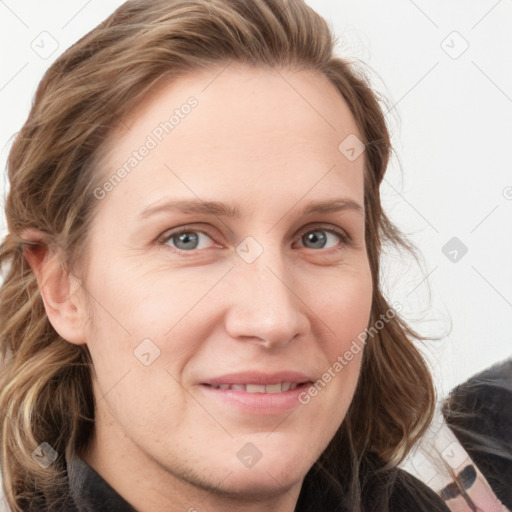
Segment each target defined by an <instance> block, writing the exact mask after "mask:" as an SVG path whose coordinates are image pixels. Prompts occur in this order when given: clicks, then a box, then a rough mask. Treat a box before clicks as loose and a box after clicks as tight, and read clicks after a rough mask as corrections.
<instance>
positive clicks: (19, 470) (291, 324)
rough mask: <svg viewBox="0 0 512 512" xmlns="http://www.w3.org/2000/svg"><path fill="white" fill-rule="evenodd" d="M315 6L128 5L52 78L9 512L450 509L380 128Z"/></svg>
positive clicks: (8, 417)
mask: <svg viewBox="0 0 512 512" xmlns="http://www.w3.org/2000/svg"><path fill="white" fill-rule="evenodd" d="M332 51H333V39H332V35H331V33H330V31H329V29H328V26H327V24H326V23H325V21H324V20H323V19H322V18H321V17H319V16H318V15H317V14H316V13H314V12H313V11H312V10H311V9H310V8H308V7H307V6H306V5H305V4H304V3H303V2H300V1H293V2H282V1H278V0H258V1H253V2H244V1H241V0H215V1H208V2H206V1H204V0H181V1H178V0H176V1H169V0H156V1H154V2H143V1H141V0H135V1H129V2H127V3H125V4H124V5H123V6H122V7H120V8H119V9H118V10H117V11H116V12H115V13H114V14H113V15H112V16H111V17H109V18H108V19H107V20H105V21H104V22H103V23H102V24H101V25H100V26H98V27H97V28H95V29H94V30H92V31H91V32H90V33H89V34H87V35H86V36H85V37H84V38H82V39H81V40H80V41H79V42H78V43H76V44H75V45H74V46H72V47H71V48H70V49H68V50H67V51H66V52H65V53H64V54H63V55H62V56H61V57H60V58H59V59H58V60H57V61H56V62H55V63H54V64H53V65H52V67H51V68H50V69H49V70H48V72H47V73H46V75H45V77H44V78H43V80H42V82H41V84H40V86H39V89H38V91H37V94H36V99H35V103H34V105H33V108H32V110H31V113H30V115H29V118H28V120H27V122H26V124H25V125H24V127H23V129H22V130H21V132H20V133H19V134H18V136H17V138H16V141H15V143H14V145H13V148H12V150H11V153H10V158H9V179H10V193H9V196H8V199H7V202H6V214H7V219H8V226H9V233H8V235H7V236H6V238H5V240H4V242H3V244H2V248H1V252H0V258H1V262H2V264H3V265H4V268H5V280H4V283H3V286H2V289H1V293H0V312H1V318H2V323H1V338H0V339H1V346H2V353H3V367H2V376H1V392H0V393H1V394H0V406H1V410H2V412H3V418H2V426H1V430H0V434H1V446H2V455H1V459H2V471H3V479H4V487H5V493H6V498H7V500H8V502H9V505H10V506H11V508H12V509H13V510H16V511H20V510H23V511H25V510H88V511H93V510H139V511H160V510H162V511H163V510H166V511H168V510H173V511H174V510H189V511H193V510H198V511H200V510H210V511H221V510H222V511H225V510H230V511H237V510H258V511H260V510H273V511H282V512H285V511H293V510H297V511H305V510H315V511H324V510H325V511H349V510H350V511H370V510H372V511H387V510H389V511H392V510H397V511H398V510H400V511H403V510H425V511H427V510H428V511H429V512H431V511H432V510H447V509H446V507H445V505H444V504H443V502H442V500H441V499H440V498H439V497H437V495H435V493H433V492H432V491H430V490H429V489H428V488H427V487H425V486H424V485H423V484H421V483H420V482H419V481H418V480H416V479H414V478H413V477H411V476H410V475H408V474H407V473H405V472H404V471H402V470H399V469H398V468H397V464H399V463H400V462H401V461H402V460H403V459H404V457H405V456H406V455H407V453H408V452H409V450H410V448H411V446H412V445H413V444H414V442H415V441H416V440H417V439H418V438H419V437H420V436H421V435H422V434H423V433H424V431H425V430H426V428H427V427H428V424H429V422H430V420H431V417H432V412H433V407H434V391H433V386H432V381H431V378H430V375H429V373H428V370H427V367H426V365H425V363H424V361H423V359H422V357H421V356H420V354H419V352H418V351H417V349H416V348H415V346H414V343H413V341H412V340H413V338H414V337H415V336H416V335H415V333H414V332H413V331H411V330H410V329H409V328H408V326H407V325H406V324H405V323H404V322H403V321H402V320H401V319H400V317H399V314H398V313H399V309H400V305H399V304H394V305H393V306H391V305H390V304H389V303H388V301H387V300H386V299H385V297H384V296H383V294H382V293H381V291H380V285H379V278H380V276H379V256H380V250H381V245H382V243H384V242H390V243H393V244H400V245H402V246H405V247H408V244H407V242H406V241H404V240H403V239H402V238H401V236H400V234H399V232H398V230H397V229H396V228H395V227H394V226H393V225H392V224H391V223H390V221H389V220H388V219H387V217H386V215H385V213H384V212H383V211H382V209H381V205H380V198H379V185H380V183H381V181H382V179H383V176H384V172H385V170H386V165H387V162H388V157H389V153H390V150H391V148H390V142H389V134H388V131H387V128H386V124H385V121H384V116H383V114H382V111H381V109H380V107H379V103H378V101H377V98H376V96H375V94H374V93H373V92H372V90H371V89H370V87H369V85H368V84H367V82H366V81H365V79H364V78H363V77H361V76H359V75H358V74H357V73H356V71H355V70H354V69H352V67H351V66H350V65H349V64H348V63H347V62H346V61H344V60H342V59H340V58H338V57H336V56H334V55H333V53H332Z"/></svg>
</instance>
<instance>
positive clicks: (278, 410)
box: [200, 371, 313, 416]
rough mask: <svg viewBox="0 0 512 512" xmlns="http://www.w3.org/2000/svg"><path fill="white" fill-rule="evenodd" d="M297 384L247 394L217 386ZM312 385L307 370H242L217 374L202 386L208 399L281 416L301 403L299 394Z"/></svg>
mask: <svg viewBox="0 0 512 512" xmlns="http://www.w3.org/2000/svg"><path fill="white" fill-rule="evenodd" d="M281 382H290V383H296V384H298V386H297V387H296V388H295V389H291V390H289V391H281V392H280V393H248V392H247V391H237V390H232V389H217V388H215V387H212V386H219V385H221V384H260V385H262V384H264V385H271V384H278V383H281ZM311 384H313V379H312V378H311V377H309V376H307V375H306V374H304V373H299V372H294V371H284V372H279V373H272V374H269V373H261V372H240V373H232V374H229V375H223V376H221V377H215V378H212V379H208V380H207V381H206V382H203V383H202V384H201V386H200V388H201V390H202V392H203V393H204V394H205V396H206V397H207V399H208V400H214V401H219V402H220V403H221V404H222V405H227V406H228V407H230V408H235V409H237V410H239V411H240V412H242V413H244V414H253V415H264V416H270V415H278V414H283V413H286V412H289V411H290V410H292V409H294V408H296V407H298V406H300V405H301V402H300V401H299V395H300V394H301V393H303V392H304V391H305V390H307V389H308V388H309V386H310V385H311Z"/></svg>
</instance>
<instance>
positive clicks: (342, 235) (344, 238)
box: [157, 224, 352, 255]
mask: <svg viewBox="0 0 512 512" xmlns="http://www.w3.org/2000/svg"><path fill="white" fill-rule="evenodd" d="M312 231H325V232H327V233H331V234H334V235H337V236H338V237H339V239H340V243H339V244H338V246H336V247H330V248H328V249H324V251H328V252H335V251H340V250H342V249H343V248H344V247H346V246H350V245H351V244H352V238H351V237H350V235H348V234H347V233H346V231H344V230H342V229H341V228H336V227H333V226H332V225H325V224H318V225H311V226H307V227H305V228H304V229H302V230H301V231H300V232H299V234H298V239H299V240H301V239H302V237H303V236H304V235H305V234H306V233H310V232H312ZM184 233H202V234H204V235H206V236H208V237H209V238H210V239H211V240H212V241H213V240H214V238H213V236H211V235H210V234H209V233H208V232H207V231H205V230H204V229H198V228H196V227H194V226H189V227H180V228H177V229H176V230H175V231H166V232H164V233H163V234H161V235H160V236H159V237H158V239H157V240H158V243H159V244H160V245H165V246H167V247H169V248H170V249H171V250H173V251H175V252H178V253H180V254H187V253H188V254H190V255H193V254H195V253H196V252H197V251H204V249H192V250H190V251H185V250H182V249H178V248H176V247H172V246H169V245H168V244H167V242H169V240H171V238H173V237H176V236H179V235H181V234H184ZM305 249H307V247H305ZM311 250H312V251H316V252H320V251H322V249H311Z"/></svg>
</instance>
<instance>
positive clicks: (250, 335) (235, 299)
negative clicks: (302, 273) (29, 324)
mask: <svg viewBox="0 0 512 512" xmlns="http://www.w3.org/2000/svg"><path fill="white" fill-rule="evenodd" d="M271 252H272V253H271ZM230 281H231V282H230V291H229V295H230V298H231V300H230V307H229V310H228V312H227V315H226V330H227V331H228V333H229V334H230V336H231V337H233V338H235V339H240V340H245V341H253V342H255V343H259V344H261V345H263V346H264V347H266V348H273V347H278V346H282V345H285V344H287V343H289V342H291V341H292V340H294V339H297V338H298V337H299V336H303V335H305V334H306V333H307V332H308V329H309V328H310V327H309V320H308V315H307V311H308V308H307V306H306V304H305V303H304V300H305V299H306V298H305V297H303V295H304V291H303V290H301V289H300V286H299V285H300V283H298V282H297V281H296V280H294V275H293V272H292V270H291V268H290V265H289V264H288V265H287V264H286V262H285V261H283V257H282V255H281V254H280V253H279V251H278V250H275V251H269V250H265V251H264V253H263V254H262V255H261V256H260V257H259V258H258V259H257V260H256V261H253V262H252V263H246V262H245V261H238V262H237V265H236V268H235V269H233V271H232V272H231V276H230Z"/></svg>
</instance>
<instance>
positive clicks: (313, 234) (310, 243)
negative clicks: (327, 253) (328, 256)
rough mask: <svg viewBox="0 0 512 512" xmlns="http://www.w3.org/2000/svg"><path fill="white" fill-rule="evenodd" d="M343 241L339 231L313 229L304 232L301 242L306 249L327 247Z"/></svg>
mask: <svg viewBox="0 0 512 512" xmlns="http://www.w3.org/2000/svg"><path fill="white" fill-rule="evenodd" d="M340 241H343V236H342V234H341V233H337V232H334V231H331V230H326V229H315V230H312V231H308V232H307V233H304V234H303V235H302V237H301V242H302V245H304V247H307V248H308V249H329V248H331V247H336V246H337V245H339V243H340Z"/></svg>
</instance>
